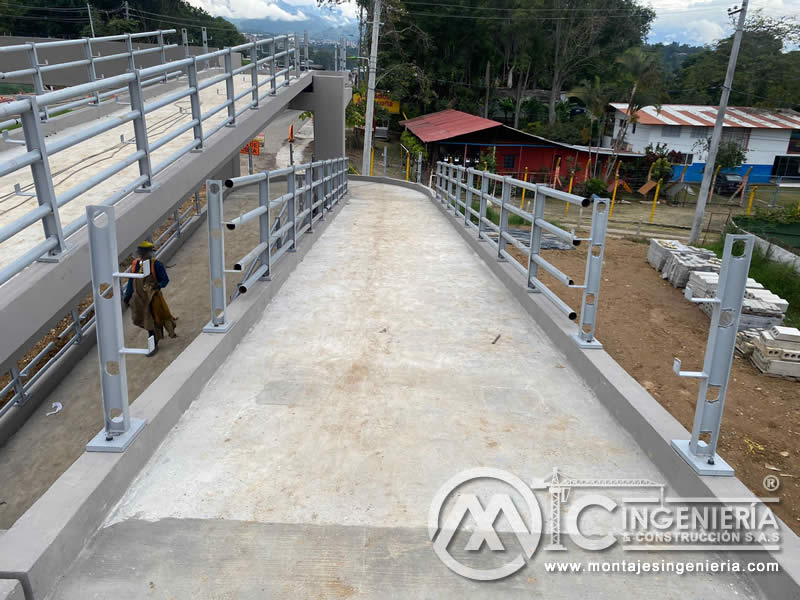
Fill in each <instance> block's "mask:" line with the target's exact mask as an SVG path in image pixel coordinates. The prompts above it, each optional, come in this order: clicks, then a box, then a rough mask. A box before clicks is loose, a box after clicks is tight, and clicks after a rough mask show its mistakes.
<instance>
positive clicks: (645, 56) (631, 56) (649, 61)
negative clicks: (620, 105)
mask: <svg viewBox="0 0 800 600" xmlns="http://www.w3.org/2000/svg"><path fill="white" fill-rule="evenodd" d="M617 62H618V63H619V64H621V65H622V66H623V68H624V69H625V71H627V73H628V75H630V78H631V79H632V80H633V86H632V87H631V94H630V98H629V99H628V118H627V119H625V122H624V123H623V125H622V127H621V128H620V130H619V134H618V135H617V139H615V140H614V143H613V148H614V156H613V160H611V161H609V163H608V166H607V167H606V179H608V178H609V177H610V176H611V170H612V169H613V168H614V163H616V161H617V155H618V154H619V153H620V151H621V150H622V145H623V144H624V143H625V135H626V134H627V133H628V126H629V125H630V124H631V122H632V121H634V120H635V119H636V113H637V112H638V111H639V109H640V108H642V107H641V106H640V105H639V104H637V103H636V91H637V90H638V88H639V86H640V85H642V84H645V83H649V82H652V81H654V80H655V74H656V72H657V62H656V56H655V55H654V54H651V53H648V52H645V51H644V50H642V49H641V48H628V49H627V50H626V51H625V52H624V54H622V56H619V57H617Z"/></svg>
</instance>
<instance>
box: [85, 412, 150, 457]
mask: <svg viewBox="0 0 800 600" xmlns="http://www.w3.org/2000/svg"><path fill="white" fill-rule="evenodd" d="M144 425H145V420H144V419H134V418H133V417H131V426H130V429H128V431H126V432H125V433H123V434H122V435H115V436H114V437H113V438H112V439H111V441H107V440H106V431H105V429H104V430H102V431H101V432H100V433H98V434H97V435H96V436H94V437H93V438H92V439H91V440H90V441H89V443H88V444H86V451H87V452H125V450H126V448H127V447H128V446H130V445H131V442H133V440H134V439H135V438H136V436H137V435H139V432H140V431H141V430H142V429H143V428H144Z"/></svg>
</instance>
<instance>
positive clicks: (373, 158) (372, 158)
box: [369, 148, 375, 177]
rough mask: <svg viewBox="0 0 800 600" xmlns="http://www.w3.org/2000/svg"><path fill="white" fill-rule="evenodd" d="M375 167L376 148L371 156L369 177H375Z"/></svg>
mask: <svg viewBox="0 0 800 600" xmlns="http://www.w3.org/2000/svg"><path fill="white" fill-rule="evenodd" d="M374 165H375V148H373V149H372V151H371V152H370V154H369V175H370V177H372V175H373V169H372V167H373V166H374Z"/></svg>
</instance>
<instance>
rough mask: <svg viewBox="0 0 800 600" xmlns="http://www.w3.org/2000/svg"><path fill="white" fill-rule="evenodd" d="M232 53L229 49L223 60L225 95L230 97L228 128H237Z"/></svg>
mask: <svg viewBox="0 0 800 600" xmlns="http://www.w3.org/2000/svg"><path fill="white" fill-rule="evenodd" d="M231 54H232V51H231V49H230V48H228V51H227V52H226V53H225V54H224V55H223V59H224V61H225V73H226V75H227V76H226V77H225V94H226V96H227V97H228V102H229V104H228V124H227V125H226V127H235V126H236V103H235V101H234V96H235V95H236V93H235V89H234V87H233V58H232V56H231Z"/></svg>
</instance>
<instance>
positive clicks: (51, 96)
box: [0, 73, 136, 116]
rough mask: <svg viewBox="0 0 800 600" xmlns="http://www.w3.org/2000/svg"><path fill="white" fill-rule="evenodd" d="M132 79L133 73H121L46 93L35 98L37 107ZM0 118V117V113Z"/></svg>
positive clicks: (134, 76) (0, 114)
mask: <svg viewBox="0 0 800 600" xmlns="http://www.w3.org/2000/svg"><path fill="white" fill-rule="evenodd" d="M134 79H136V75H135V74H134V73H123V74H122V75H115V76H114V77H107V78H105V79H98V80H97V81H92V82H89V83H82V84H80V85H74V86H72V87H68V88H64V89H62V90H56V91H55V92H46V93H44V94H41V95H39V96H37V101H38V103H39V106H47V105H50V104H56V103H58V102H61V101H63V100H69V99H70V98H74V97H75V96H86V95H87V94H90V93H92V92H96V91H100V90H102V89H105V88H108V87H111V86H115V85H119V84H122V83H130V82H131V81H133V80H134ZM1 106H2V105H0V107H1ZM0 116H2V112H0Z"/></svg>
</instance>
